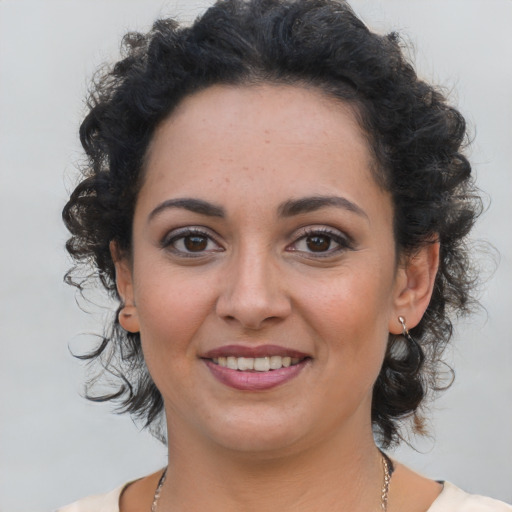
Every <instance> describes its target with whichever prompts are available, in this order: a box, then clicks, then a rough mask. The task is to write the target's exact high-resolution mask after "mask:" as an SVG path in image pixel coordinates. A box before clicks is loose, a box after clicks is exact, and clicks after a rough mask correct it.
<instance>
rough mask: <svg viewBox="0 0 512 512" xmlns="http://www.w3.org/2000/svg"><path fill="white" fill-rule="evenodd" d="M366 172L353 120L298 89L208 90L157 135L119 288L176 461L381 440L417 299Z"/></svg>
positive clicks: (386, 209)
mask: <svg viewBox="0 0 512 512" xmlns="http://www.w3.org/2000/svg"><path fill="white" fill-rule="evenodd" d="M371 166H372V159H371V156H370V151H369V149H368V145H367V142H366V140H365V137H364V136H363V134H362V132H361V129H360V128H359V126H358V124H357V122H356V120H355V117H354V114H353V113H352V111H351V110H350V108H349V107H348V106H345V105H343V104H342V103H340V102H338V101H336V100H333V99H330V98H327V97H325V96H323V95H322V94H321V93H320V92H318V91H316V90H311V89H305V88H301V87H294V86H275V85H260V86H240V87H228V86H214V87H211V88H208V89H206V90H204V91H202V92H199V93H197V94H195V95H193V96H190V97H188V98H186V99H185V100H184V101H183V102H182V104H181V105H180V106H179V108H178V110H177V111H175V112H174V113H173V114H172V116H171V117H170V118H169V119H167V120H166V121H165V122H163V123H162V125H161V126H160V127H159V128H158V130H157V131H156V134H155V136H154V139H153V141H152V145H151V147H150V149H149V153H148V158H147V165H146V175H145V181H144V183H143V186H142V188H141V190H140V194H139V197H138V200H137V205H136V210H135V217H134V224H133V255H132V261H131V263H130V265H128V263H126V262H118V263H117V271H118V274H117V276H118V286H119V289H120V292H121V294H122V296H123V297H124V299H125V302H126V303H127V304H134V315H133V316H132V317H131V318H130V319H129V320H124V322H123V321H122V323H123V325H124V326H125V327H126V328H128V329H130V330H134V331H136V330H140V334H141V339H142V346H143V350H144V356H145V359H146V362H147V365H148V368H149V371H150V373H151V375H152V377H153V379H154V381H155V383H156V385H157V387H158V389H159V390H160V392H161V393H162V396H163V398H164V401H165V409H166V413H167V417H168V424H169V430H170V443H171V444H172V443H173V439H175V438H177V439H179V440H180V442H181V443H187V440H188V442H189V444H190V446H201V447H202V448H203V449H204V446H205V445H210V446H213V445H215V446H217V447H218V446H223V447H225V448H230V449H235V450H241V451H250V452H265V451H267V450H276V449H286V448H289V447H293V446H307V445H311V444H312V443H319V442H322V441H327V440H331V439H332V438H333V436H334V437H335V436H339V435H341V434H342V433H343V432H345V433H347V432H353V434H352V435H353V436H359V437H360V436H371V423H370V407H371V396H372V386H373V384H374V382H375V379H376V377H377V375H378V373H379V369H380V366H381V363H382V359H383V355H384V352H385V348H386V343H387V339H388V333H389V332H390V330H394V329H395V332H399V329H398V327H399V325H398V321H397V315H398V314H400V311H399V306H400V304H401V302H400V301H401V300H402V299H401V297H402V296H403V289H404V288H406V287H407V278H406V275H405V272H404V271H403V270H401V269H400V268H397V265H396V254H395V243H394V239H393V208H392V203H391V200H390V197H389V195H388V194H387V193H386V192H385V191H383V190H382V189H381V188H380V187H379V186H378V185H377V184H376V182H375V180H374V178H373V177H372V173H371V170H370V168H371ZM396 329H398V330H396ZM251 368H252V369H251ZM355 439H357V437H355Z"/></svg>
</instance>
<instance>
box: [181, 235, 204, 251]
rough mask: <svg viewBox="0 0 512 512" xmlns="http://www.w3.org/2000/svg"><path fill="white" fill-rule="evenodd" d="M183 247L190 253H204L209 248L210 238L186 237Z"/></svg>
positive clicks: (199, 236)
mask: <svg viewBox="0 0 512 512" xmlns="http://www.w3.org/2000/svg"><path fill="white" fill-rule="evenodd" d="M183 245H184V246H185V249H187V251H190V252H200V251H204V250H205V249H206V247H207V246H208V238H206V237H205V236H201V235H189V236H186V237H184V239H183Z"/></svg>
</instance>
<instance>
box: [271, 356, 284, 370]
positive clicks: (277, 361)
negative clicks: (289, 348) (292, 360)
mask: <svg viewBox="0 0 512 512" xmlns="http://www.w3.org/2000/svg"><path fill="white" fill-rule="evenodd" d="M281 366H283V358H282V357H281V356H271V357H270V369H271V370H279V368H281Z"/></svg>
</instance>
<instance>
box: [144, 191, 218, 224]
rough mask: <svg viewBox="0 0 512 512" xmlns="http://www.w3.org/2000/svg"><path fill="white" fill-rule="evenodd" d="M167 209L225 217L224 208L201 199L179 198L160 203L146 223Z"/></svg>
mask: <svg viewBox="0 0 512 512" xmlns="http://www.w3.org/2000/svg"><path fill="white" fill-rule="evenodd" d="M169 208H183V209H184V210H188V211H190V212H194V213H199V214H200V215H206V216H208V217H221V218H224V217H225V216H226V214H225V211H224V208H222V206H217V205H215V204H212V203H209V202H208V201H204V200H202V199H193V198H191V197H180V198H177V199H167V201H164V202H163V203H160V204H159V205H158V206H157V207H156V208H155V209H153V210H152V211H151V213H150V214H149V215H148V220H147V221H148V222H150V221H151V220H152V219H153V218H154V217H156V216H158V215H159V214H160V213H162V212H163V211H165V210H167V209H169Z"/></svg>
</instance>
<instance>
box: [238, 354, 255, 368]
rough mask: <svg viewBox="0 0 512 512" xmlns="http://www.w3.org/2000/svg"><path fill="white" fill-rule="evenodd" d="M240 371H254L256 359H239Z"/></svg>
mask: <svg viewBox="0 0 512 512" xmlns="http://www.w3.org/2000/svg"><path fill="white" fill-rule="evenodd" d="M238 369H239V370H242V371H244V370H254V359H253V358H252V357H239V358H238Z"/></svg>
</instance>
